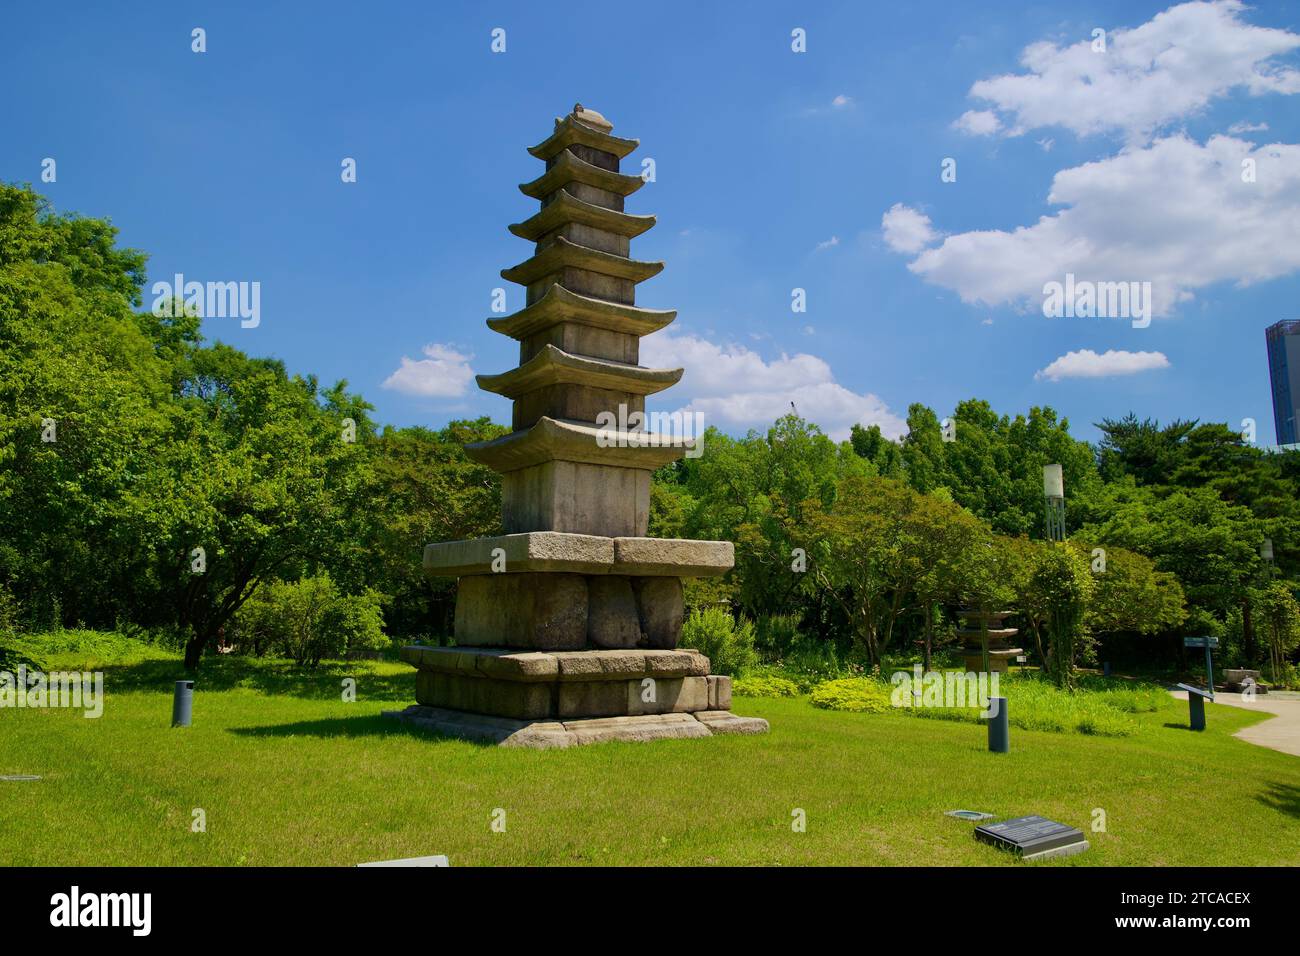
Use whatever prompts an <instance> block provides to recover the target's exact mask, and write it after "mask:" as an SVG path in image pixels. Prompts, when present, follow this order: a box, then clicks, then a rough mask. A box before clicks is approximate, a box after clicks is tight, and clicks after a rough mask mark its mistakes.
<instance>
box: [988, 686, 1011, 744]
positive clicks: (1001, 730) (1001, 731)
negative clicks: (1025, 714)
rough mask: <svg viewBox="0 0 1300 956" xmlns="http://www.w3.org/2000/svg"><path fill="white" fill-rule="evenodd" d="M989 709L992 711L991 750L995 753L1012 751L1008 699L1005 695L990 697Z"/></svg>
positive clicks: (990, 723)
mask: <svg viewBox="0 0 1300 956" xmlns="http://www.w3.org/2000/svg"><path fill="white" fill-rule="evenodd" d="M989 710H990V711H992V713H991V714H990V715H989V717H988V722H989V752H990V753H995V754H1005V753H1010V752H1011V725H1010V724H1009V723H1007V699H1006V698H1005V697H990V698H989Z"/></svg>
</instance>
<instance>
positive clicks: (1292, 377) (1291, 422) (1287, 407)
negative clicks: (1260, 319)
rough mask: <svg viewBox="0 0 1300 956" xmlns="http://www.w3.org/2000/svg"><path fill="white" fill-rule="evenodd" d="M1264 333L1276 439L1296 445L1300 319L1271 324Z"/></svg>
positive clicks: (1298, 433)
mask: <svg viewBox="0 0 1300 956" xmlns="http://www.w3.org/2000/svg"><path fill="white" fill-rule="evenodd" d="M1264 337H1265V338H1266V339H1267V341H1268V377H1269V380H1270V381H1271V382H1272V383H1273V421H1274V422H1275V423H1276V424H1277V443H1278V444H1279V445H1294V444H1296V443H1297V442H1300V319H1293V320H1291V321H1289V322H1278V323H1276V324H1274V325H1270V326H1269V327H1268V330H1267V331H1266V332H1265V333H1264Z"/></svg>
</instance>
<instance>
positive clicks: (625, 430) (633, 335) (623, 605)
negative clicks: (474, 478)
mask: <svg viewBox="0 0 1300 956" xmlns="http://www.w3.org/2000/svg"><path fill="white" fill-rule="evenodd" d="M612 129H613V126H612V124H611V123H610V122H609V121H608V120H606V119H605V117H603V116H601V114H600V113H598V112H596V111H595V110H591V109H584V108H583V107H582V106H575V107H574V109H573V111H572V112H571V113H569V114H568V115H567V116H565V117H563V118H562V119H557V120H556V121H555V128H554V130H553V131H552V133H551V135H550V136H549V137H547V138H546V139H545V140H544V141H543V142H541V143H539V144H538V145H536V146H534V147H532V148H531V149H529V152H530V153H531V154H532V155H533V156H535V157H536V158H537V159H539V160H541V161H542V162H543V163H545V170H544V171H543V172H542V173H541V175H540V176H538V178H536V179H534V180H533V181H532V182H528V183H524V184H523V185H521V186H520V187H519V189H520V191H521V192H523V194H524V195H525V196H529V197H531V198H532V199H534V200H537V201H539V202H540V204H541V208H540V211H538V212H536V213H534V214H533V215H532V216H531V217H530V218H528V219H525V220H524V221H523V222H519V223H516V224H515V225H513V226H511V227H510V231H511V232H512V233H514V234H515V235H516V236H519V237H520V238H522V239H527V240H529V241H530V242H533V243H535V247H534V250H533V254H532V256H531V257H530V258H528V259H526V260H525V261H523V262H521V263H519V264H518V265H516V266H514V267H512V268H509V269H505V270H503V271H502V273H501V276H502V278H504V279H506V280H508V281H510V282H515V283H518V284H519V285H521V286H523V287H524V288H525V293H524V297H523V298H524V307H523V308H522V309H520V310H519V311H517V312H515V313H513V314H511V315H506V316H500V317H495V318H491V319H489V320H488V323H487V324H488V326H489V328H491V329H492V330H493V331H495V332H498V333H500V334H502V335H505V336H508V337H510V338H512V339H514V340H516V341H517V342H518V343H519V365H518V366H517V367H516V368H513V369H510V370H509V371H506V372H502V373H500V374H496V375H480V376H479V377H478V384H479V387H480V388H483V389H485V390H486V391H490V392H495V393H496V394H498V395H502V396H504V397H506V398H509V399H511V401H512V402H513V412H512V418H511V427H512V428H513V431H511V432H510V434H508V435H505V436H503V437H501V438H498V439H495V440H493V441H487V442H479V443H476V444H471V445H467V446H465V453H466V454H467V455H468V456H469V457H470V458H472V459H473V460H474V461H477V462H479V463H480V464H484V465H487V466H488V467H489V468H491V469H493V470H494V471H497V472H500V473H501V476H502V500H501V523H502V527H503V529H504V531H505V533H504V534H502V535H498V536H496V537H493V538H480V539H477V540H473V541H446V542H437V543H434V544H430V545H429V546H428V547H427V548H426V549H425V552H424V570H425V573H426V574H428V575H430V576H432V577H454V578H457V579H458V586H457V594H456V619H455V638H456V646H455V647H424V646H414V647H405V648H403V649H402V651H401V656H402V659H403V660H404V661H406V662H407V663H409V664H411V665H412V666H414V667H415V668H416V669H417V671H418V673H417V675H416V701H417V703H416V704H414V705H412V706H411V707H408V708H407V709H406V710H404V711H401V712H400V713H393V714H392V715H393V716H396V717H398V718H400V719H401V720H403V721H405V722H407V723H410V724H412V725H415V726H419V727H423V728H425V729H428V730H432V731H435V732H437V733H441V734H446V735H452V736H458V737H466V738H472V739H478V740H485V741H490V742H495V743H499V744H504V745H509V746H524V747H569V746H573V745H575V744H587V743H599V742H601V741H606V740H626V741H642V740H654V739H659V738H664V737H678V738H680V737H710V736H713V735H714V734H754V733H764V732H765V731H767V729H768V727H767V722H766V721H764V720H760V719H758V718H753V717H737V716H736V715H734V714H732V713H731V712H730V707H731V679H730V678H729V677H726V676H724V675H715V674H710V673H709V660H708V658H707V657H705V656H704V655H703V654H700V653H699V652H697V651H693V650H689V649H685V648H678V646H677V644H678V639H679V638H680V636H681V629H682V619H683V614H684V604H683V592H682V579H683V578H691V577H701V576H707V575H718V574H725V573H726V572H727V571H728V570H730V569H731V566H732V564H733V562H734V549H733V546H732V543H731V542H730V541H691V540H674V539H660V538H651V537H647V531H648V527H647V526H648V521H649V512H650V475H651V473H652V472H653V471H654V470H655V469H656V468H659V467H661V466H663V465H665V464H668V463H670V462H673V461H676V460H677V459H679V458H681V457H682V456H683V455H685V454H687V453H689V452H699V451H702V449H701V448H700V446H699V444H698V442H699V441H701V440H702V437H701V436H694V437H693V436H689V435H686V434H678V435H657V434H653V433H652V432H651V431H650V430H648V429H646V428H645V427H644V413H645V399H646V396H647V395H651V394H653V393H655V392H658V391H660V390H662V389H665V388H668V387H669V386H671V385H672V384H673V383H675V382H676V381H677V380H678V379H679V378H680V377H681V375H682V370H681V369H656V368H646V367H644V366H642V365H640V364H638V362H639V355H640V342H641V338H642V336H644V335H647V334H649V333H651V332H654V331H656V330H658V329H661V328H664V327H665V326H666V325H668V324H669V323H670V322H672V321H673V319H674V317H675V316H676V313H675V312H673V311H669V310H661V309H646V308H643V307H641V306H638V305H637V304H636V286H637V284H638V283H640V282H642V281H644V280H646V279H649V278H650V277H652V276H654V275H656V274H657V273H658V272H659V271H660V270H661V269H662V268H663V263H661V262H642V261H638V260H636V259H633V258H631V257H630V243H631V241H632V240H633V239H634V238H635V237H636V236H639V235H641V234H642V233H643V232H645V231H646V230H647V229H649V228H650V227H652V226H653V225H654V224H655V219H654V217H653V216H645V215H632V214H630V213H627V212H625V211H624V201H625V199H626V198H627V197H628V196H630V195H631V194H632V193H634V192H636V191H637V190H638V189H640V188H641V187H642V186H643V185H645V181H644V180H643V179H642V178H641V177H640V176H635V175H628V174H626V173H622V172H620V171H619V164H620V161H621V160H622V159H623V158H624V157H626V156H627V155H628V154H629V153H631V152H632V151H633V150H635V149H636V148H637V146H638V145H639V143H638V142H637V140H634V139H624V138H620V137H617V136H614V135H613V134H612V132H611V130H612ZM678 417H679V418H681V416H678Z"/></svg>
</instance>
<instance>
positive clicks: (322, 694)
mask: <svg viewBox="0 0 1300 956" xmlns="http://www.w3.org/2000/svg"><path fill="white" fill-rule="evenodd" d="M82 663H85V662H82V661H71V660H58V661H50V662H48V666H49V667H50V668H51V669H57V668H58V667H73V666H80V665H81V664H82ZM104 669H105V671H106V678H105V680H106V688H107V698H106V704H105V709H104V715H103V717H101V718H99V719H97V720H88V719H85V718H83V717H82V716H81V714H80V712H76V711H66V710H45V711H37V710H15V709H9V708H5V709H0V774H39V775H40V776H41V777H42V779H41V780H39V781H34V782H13V781H0V836H2V837H3V839H0V864H5V865H39V864H46V865H124V864H130V865H246V866H264V865H273V864H290V865H301V864H324V865H337V866H349V865H352V864H355V863H360V862H363V861H368V860H382V859H391V858H397V857H409V856H424V855H429V854H443V853H445V854H447V855H448V856H449V857H450V860H451V863H452V865H453V866H468V865H486V864H497V865H500V864H545V865H574V864H578V865H581V864H611V865H663V864H671V865H726V864H781V865H803V864H866V865H890V864H916V865H1012V864H1013V865H1043V866H1087V865H1112V866H1114V865H1119V866H1124V865H1172V864H1182V865H1207V864H1211V863H1213V864H1227V865H1233V864H1240V865H1255V864H1275V865H1297V864H1300V759H1297V758H1295V757H1291V756H1287V755H1284V754H1280V753H1275V752H1273V751H1270V750H1265V749H1263V748H1259V747H1255V746H1252V745H1250V744H1247V743H1244V742H1242V741H1238V740H1234V739H1232V737H1231V733H1232V732H1233V731H1234V730H1236V729H1238V728H1240V727H1242V726H1245V725H1246V724H1248V723H1251V722H1254V721H1256V720H1259V719H1260V715H1257V714H1251V713H1248V712H1246V711H1243V710H1241V709H1239V708H1232V707H1227V706H1221V705H1220V706H1215V705H1210V707H1209V729H1208V730H1207V731H1206V732H1205V733H1202V734H1195V733H1192V732H1191V731H1189V730H1186V729H1184V727H1183V726H1177V725H1185V724H1186V719H1187V707H1186V704H1182V703H1177V702H1174V701H1172V700H1171V701H1170V703H1169V705H1168V707H1167V708H1165V709H1163V710H1161V711H1159V712H1157V713H1154V714H1141V715H1138V719H1139V720H1140V721H1141V723H1142V729H1141V731H1140V733H1139V734H1137V735H1135V736H1132V737H1128V738H1121V739H1114V738H1098V737H1086V736H1077V735H1065V734H1051V733H1038V732H1029V731H1023V730H1016V729H1014V728H1013V730H1012V753H1010V754H1007V755H995V754H990V753H988V752H987V751H986V750H985V736H984V729H983V728H982V727H979V726H974V725H969V724H960V723H950V722H947V721H938V720H918V719H916V718H912V717H908V716H906V715H902V714H893V713H890V714H884V715H858V714H848V713H835V712H828V711H822V710H817V709H815V708H813V707H812V706H811V705H810V704H809V703H808V701H807V699H806V698H802V699H796V700H746V699H739V698H738V699H737V701H736V703H735V707H734V709H735V710H736V711H737V712H738V713H742V714H749V715H758V716H762V717H766V718H767V719H768V720H769V721H770V722H771V725H772V732H771V733H770V734H768V735H766V736H761V737H716V738H712V739H707V740H689V741H673V740H670V741H660V742H656V743H649V744H603V745H597V746H589V747H580V748H575V749H571V750H559V751H529V750H515V749H506V748H499V747H488V746H481V745H476V744H471V743H465V742H459V741H450V740H441V739H438V738H435V737H430V736H427V735H425V734H422V733H419V732H415V731H410V730H407V729H404V728H403V727H401V726H399V725H398V724H396V723H395V722H393V721H390V720H387V719H385V718H382V717H380V716H379V712H380V711H381V710H385V709H397V708H400V707H401V706H405V705H406V704H407V703H410V702H412V701H413V700H414V690H415V682H414V677H413V675H414V672H413V671H412V670H411V669H410V668H409V667H407V666H406V665H404V664H396V663H359V664H332V665H324V666H323V667H322V668H321V669H320V670H319V671H318V672H316V673H315V674H313V675H310V676H303V675H302V674H301V673H299V672H297V671H295V670H294V669H293V668H292V667H291V666H290V665H287V664H285V663H283V662H258V661H249V660H232V659H222V660H212V661H208V662H205V664H204V669H203V671H202V672H201V674H200V676H199V685H198V689H197V690H196V692H195V700H194V725H193V726H192V727H191V728H189V729H183V730H173V729H171V727H170V726H169V724H170V717H171V681H172V680H174V679H175V678H176V677H177V676H178V674H179V668H178V665H177V663H176V662H175V661H172V660H149V661H143V662H137V663H133V664H127V665H119V666H113V665H109V666H107V667H105V668H104ZM348 676H352V677H355V678H356V680H357V702H355V703H345V702H343V701H342V700H341V690H342V688H341V682H342V680H343V679H344V678H345V677H348ZM195 808H202V810H203V811H205V813H206V823H207V830H206V832H203V833H195V832H192V831H191V821H192V820H193V810H194V809H195ZM958 808H962V809H972V810H983V811H986V812H989V813H992V814H995V815H996V816H998V817H999V818H1004V817H1010V816H1019V815H1023V814H1029V813H1039V814H1043V815H1045V816H1047V817H1050V818H1052V819H1054V820H1059V821H1061V822H1064V823H1069V824H1072V825H1075V826H1078V827H1080V828H1081V829H1084V830H1085V831H1086V832H1088V836H1089V839H1090V840H1091V841H1092V844H1093V847H1092V849H1091V850H1090V851H1089V852H1087V853H1085V854H1083V855H1081V856H1078V857H1073V858H1070V859H1066V860H1059V861H1051V862H1047V863H1043V864H1019V863H1016V861H1014V860H1013V859H1012V858H1010V857H1009V856H1007V855H1005V854H1003V853H1000V852H999V851H997V850H994V849H991V848H989V847H985V846H983V845H981V844H978V843H976V842H975V840H974V839H973V837H972V835H971V831H972V828H973V824H970V823H966V822H963V821H960V820H956V819H953V818H949V817H945V816H944V815H943V814H944V811H945V810H952V809H958ZM498 809H501V810H504V811H505V816H504V819H505V830H504V832H494V831H493V829H492V822H493V819H494V813H495V811H497V810H498ZM796 809H801V810H803V811H804V813H805V814H806V819H807V828H806V831H805V832H794V831H793V830H792V828H791V822H792V820H793V819H794V817H793V816H792V813H793V811H795V810H796ZM1094 809H1101V810H1103V811H1105V814H1106V830H1105V832H1101V833H1093V832H1091V822H1092V820H1093V811H1094Z"/></svg>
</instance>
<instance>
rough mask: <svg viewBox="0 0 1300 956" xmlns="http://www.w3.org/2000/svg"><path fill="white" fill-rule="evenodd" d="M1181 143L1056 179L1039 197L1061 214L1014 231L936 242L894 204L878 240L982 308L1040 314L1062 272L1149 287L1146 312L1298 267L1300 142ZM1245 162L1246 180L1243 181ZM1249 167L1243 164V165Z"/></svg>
mask: <svg viewBox="0 0 1300 956" xmlns="http://www.w3.org/2000/svg"><path fill="white" fill-rule="evenodd" d="M1252 145H1253V144H1251V143H1248V142H1245V141H1243V140H1239V139H1236V138H1233V137H1229V136H1215V137H1212V138H1211V139H1210V140H1209V142H1207V143H1205V144H1204V145H1201V144H1199V143H1196V142H1195V141H1193V140H1191V139H1189V138H1187V137H1186V136H1183V135H1178V136H1171V137H1167V138H1165V139H1160V140H1156V141H1155V142H1154V143H1152V144H1151V145H1150V146H1147V147H1144V148H1127V149H1125V150H1123V151H1122V152H1120V153H1119V154H1118V155H1116V156H1112V157H1108V158H1106V159H1102V160H1099V161H1097V162H1092V163H1086V164H1084V165H1082V166H1076V167H1073V168H1071V169H1065V170H1062V171H1061V172H1059V173H1057V174H1056V176H1055V177H1054V179H1053V181H1052V188H1051V191H1050V193H1049V194H1048V201H1049V202H1050V203H1052V204H1055V205H1058V206H1063V207H1066V208H1064V209H1062V210H1061V211H1059V212H1056V213H1055V214H1053V215H1046V216H1042V217H1040V218H1039V220H1038V221H1037V222H1036V223H1034V224H1032V225H1028V226H1018V227H1016V228H1015V229H1013V230H1011V231H1005V230H1000V229H989V230H977V231H971V232H964V233H959V234H956V235H949V236H947V237H946V238H945V239H944V241H943V243H942V244H941V245H938V246H935V247H933V248H926V249H924V250H923V251H921V250H922V249H923V247H924V246H925V244H926V243H927V242H928V241H929V239H932V238H934V236H935V235H936V234H935V233H934V231H933V230H932V228H931V225H930V220H929V219H928V218H927V217H925V216H924V215H922V214H921V213H919V212H917V211H916V210H914V209H910V208H908V207H906V206H903V205H901V204H898V205H895V206H894V207H893V208H892V209H890V210H889V212H887V213H885V216H884V219H883V220H882V225H883V226H884V232H885V241H886V242H887V243H888V244H889V245H890V247H891V248H893V249H894V250H895V251H898V252H902V253H908V254H913V253H917V252H918V251H919V254H918V255H916V258H915V259H913V260H912V261H911V262H910V263H909V264H908V268H909V269H910V270H911V271H912V272H914V273H916V274H917V275H919V276H921V277H923V278H924V279H926V280H927V281H928V282H931V283H934V284H935V285H939V286H942V287H944V288H948V289H952V290H954V291H955V292H957V294H958V295H960V297H961V299H962V301H964V302H966V303H970V304H976V303H978V304H981V305H985V306H999V305H1013V306H1022V307H1029V308H1038V307H1041V304H1042V301H1043V286H1044V284H1045V283H1047V282H1052V281H1055V282H1061V281H1063V280H1064V279H1065V276H1066V274H1067V273H1073V274H1074V276H1075V278H1076V280H1079V281H1083V280H1087V281H1092V282H1150V283H1151V291H1152V297H1153V302H1154V310H1153V311H1154V314H1155V315H1168V314H1169V313H1170V311H1172V309H1173V308H1174V306H1175V305H1176V304H1177V303H1178V302H1181V301H1185V300H1187V299H1189V298H1191V297H1192V296H1193V294H1194V292H1195V291H1196V290H1198V289H1201V288H1204V287H1205V286H1207V285H1210V284H1211V283H1215V282H1221V281H1232V282H1235V283H1237V284H1238V285H1242V286H1245V285H1249V284H1251V283H1254V282H1260V281H1264V280H1267V279H1273V278H1277V277H1280V276H1284V275H1288V274H1290V273H1293V272H1295V271H1296V270H1298V269H1300V146H1295V145H1283V144H1272V145H1267V146H1261V147H1259V148H1257V149H1255V148H1252ZM1245 160H1251V161H1252V162H1253V168H1254V176H1253V179H1254V181H1253V182H1247V181H1244V179H1243V173H1244V172H1245V171H1246V169H1245V167H1243V162H1244V161H1245ZM1247 165H1249V164H1247Z"/></svg>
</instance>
